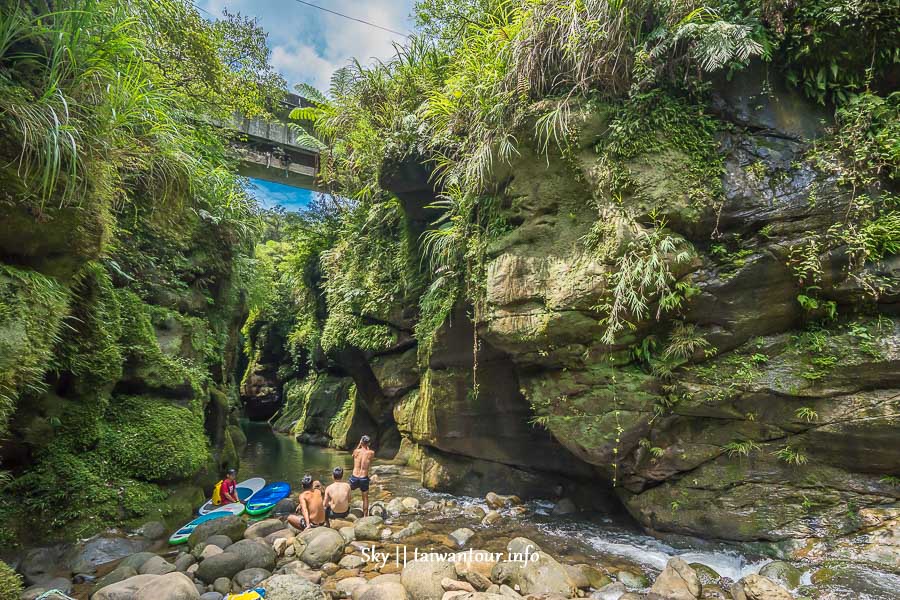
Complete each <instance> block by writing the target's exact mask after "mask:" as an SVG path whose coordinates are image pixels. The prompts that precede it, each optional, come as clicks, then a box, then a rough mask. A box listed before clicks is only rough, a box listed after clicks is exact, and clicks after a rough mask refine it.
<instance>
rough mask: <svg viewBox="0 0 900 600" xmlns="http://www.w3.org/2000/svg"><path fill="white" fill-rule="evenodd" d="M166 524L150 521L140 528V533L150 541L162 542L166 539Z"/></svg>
mask: <svg viewBox="0 0 900 600" xmlns="http://www.w3.org/2000/svg"><path fill="white" fill-rule="evenodd" d="M166 531H168V529H167V528H166V524H165V523H163V522H162V521H148V522H146V523H144V524H143V525H141V526H140V528H139V529H138V533H139V534H141V535H142V536H144V537H145V538H147V539H148V540H161V539H163V538H164V537H166Z"/></svg>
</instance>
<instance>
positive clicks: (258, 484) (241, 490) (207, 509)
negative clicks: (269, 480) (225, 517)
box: [197, 477, 266, 515]
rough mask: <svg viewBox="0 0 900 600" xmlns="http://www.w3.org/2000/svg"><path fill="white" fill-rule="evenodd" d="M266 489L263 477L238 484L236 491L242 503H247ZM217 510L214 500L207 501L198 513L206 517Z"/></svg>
mask: <svg viewBox="0 0 900 600" xmlns="http://www.w3.org/2000/svg"><path fill="white" fill-rule="evenodd" d="M264 487H266V480H265V479H263V478H262V477H252V478H250V479H247V480H245V481H242V482H240V483H239V484H237V486H236V487H235V490H236V491H237V495H238V498H239V499H240V501H241V502H247V500H248V499H249V498H250V496H252V495H253V494H255V493H256V492H258V491H259V490H261V489H263V488H264ZM217 508H219V507H218V506H216V505H215V504H213V501H212V500H207V501H206V504H204V505H203V506H201V507H200V510H198V511H197V513H198V514H201V515H205V514H209V513H211V512H212V511H214V510H216V509H217Z"/></svg>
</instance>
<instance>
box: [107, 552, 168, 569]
mask: <svg viewBox="0 0 900 600" xmlns="http://www.w3.org/2000/svg"><path fill="white" fill-rule="evenodd" d="M157 556H158V555H157V554H154V553H153V552H137V553H135V554H132V555H131V556H129V557H127V558H125V559H124V560H123V561H122V562H120V563H119V565H118V567H117V568H121V567H131V568H132V569H134V570H135V571H139V570H140V568H141V567H142V566H144V563H145V562H147V561H148V560H150V559H152V558H156V557H157Z"/></svg>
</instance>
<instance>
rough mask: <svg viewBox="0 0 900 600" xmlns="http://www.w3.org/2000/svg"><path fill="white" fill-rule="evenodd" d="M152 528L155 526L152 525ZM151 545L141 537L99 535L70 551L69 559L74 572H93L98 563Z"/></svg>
mask: <svg viewBox="0 0 900 600" xmlns="http://www.w3.org/2000/svg"><path fill="white" fill-rule="evenodd" d="M148 525H150V524H148ZM151 529H153V528H152V527H151ZM151 533H156V531H155V530H153V531H151ZM163 534H165V531H163ZM160 537H161V536H160ZM148 539H157V538H148ZM149 546H150V543H149V542H148V541H147V540H143V539H139V538H124V537H100V536H97V537H93V538H91V539H89V540H88V541H86V542H83V543H81V544H79V545H78V546H76V547H75V548H74V549H73V550H72V551H70V552H69V555H68V556H67V561H68V563H69V564H70V566H71V569H72V572H73V573H89V574H92V573H94V572H95V571H96V569H97V566H98V565H102V564H106V563H109V562H112V561H114V560H119V559H122V558H125V557H126V556H130V555H132V554H135V553H136V552H141V551H142V550H146V549H147V548H148V547H149Z"/></svg>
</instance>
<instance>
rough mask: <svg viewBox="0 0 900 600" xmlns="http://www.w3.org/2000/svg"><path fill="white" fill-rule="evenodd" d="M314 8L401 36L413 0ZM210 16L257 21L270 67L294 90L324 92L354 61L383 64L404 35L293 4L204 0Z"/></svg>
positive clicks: (336, 0) (353, 1) (327, 2)
mask: <svg viewBox="0 0 900 600" xmlns="http://www.w3.org/2000/svg"><path fill="white" fill-rule="evenodd" d="M312 2H313V3H314V4H318V5H319V6H322V7H325V8H329V9H331V10H334V11H337V12H341V13H344V14H345V15H350V16H353V17H356V18H358V19H362V20H365V21H369V22H371V23H376V24H378V25H381V26H383V27H387V28H389V29H394V30H396V31H400V32H406V31H410V30H411V29H412V23H411V20H410V18H409V15H410V13H411V11H412V4H413V0H312ZM200 6H202V7H203V8H204V9H206V10H208V11H209V12H210V13H212V14H214V15H221V14H222V10H223V9H224V8H227V9H228V10H229V11H231V12H240V13H242V14H245V15H251V16H254V17H258V18H259V21H260V24H261V25H262V27H263V28H264V29H265V30H266V31H267V32H268V33H269V47H270V48H271V49H272V64H274V65H275V67H276V68H277V69H278V70H279V71H280V72H281V73H282V75H284V77H285V79H287V80H288V84H290V85H291V87H293V85H294V84H295V83H299V82H305V83H309V84H312V85H314V86H315V87H317V88H319V89H325V88H327V87H328V82H329V80H330V79H331V74H332V73H333V72H334V71H335V70H336V69H338V68H340V67H343V66H345V65H347V64H348V62H349V61H350V60H351V59H353V58H356V59H357V60H359V61H360V62H361V63H363V64H368V63H370V62H371V61H372V59H373V58H374V59H381V60H385V59H388V58H390V57H391V56H392V55H393V53H394V49H393V45H392V44H393V43H394V42H402V41H403V40H404V39H405V38H404V36H402V35H398V34H395V33H390V32H387V31H383V30H381V29H377V28H375V27H371V26H369V25H365V24H363V23H358V22H356V21H352V20H349V19H345V18H342V17H339V16H337V15H333V14H330V13H327V12H324V11H321V10H317V9H315V8H312V7H309V6H305V5H303V4H300V3H298V2H295V1H294V0H204V1H203V2H202V3H201V4H200Z"/></svg>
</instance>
